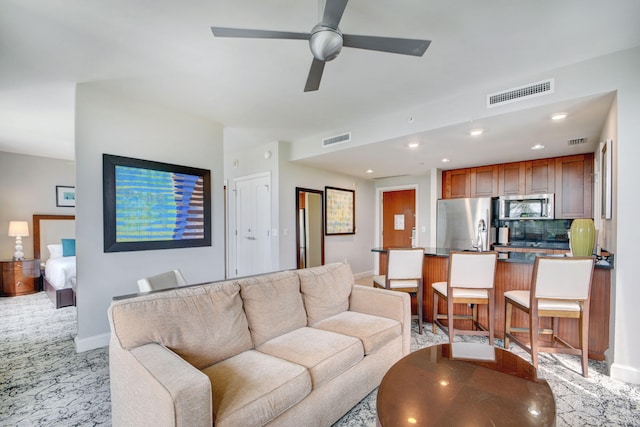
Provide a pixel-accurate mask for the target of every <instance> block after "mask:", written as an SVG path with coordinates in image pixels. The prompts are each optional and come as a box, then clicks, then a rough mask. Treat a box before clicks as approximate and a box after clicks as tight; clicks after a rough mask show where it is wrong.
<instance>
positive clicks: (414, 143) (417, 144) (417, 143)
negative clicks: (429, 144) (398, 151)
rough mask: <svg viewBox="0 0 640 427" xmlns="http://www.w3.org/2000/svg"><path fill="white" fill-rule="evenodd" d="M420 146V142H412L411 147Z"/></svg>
mask: <svg viewBox="0 0 640 427" xmlns="http://www.w3.org/2000/svg"><path fill="white" fill-rule="evenodd" d="M419 146H420V143H419V142H410V143H409V148H418V147H419Z"/></svg>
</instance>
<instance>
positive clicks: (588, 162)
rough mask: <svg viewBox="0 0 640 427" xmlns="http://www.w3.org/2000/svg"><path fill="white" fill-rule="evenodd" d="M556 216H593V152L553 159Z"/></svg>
mask: <svg viewBox="0 0 640 427" xmlns="http://www.w3.org/2000/svg"><path fill="white" fill-rule="evenodd" d="M555 162H556V167H555V169H556V170H555V175H556V188H555V193H556V218H558V219H560V218H592V217H593V153H588V154H579V155H575V156H566V157H558V158H556V159H555Z"/></svg>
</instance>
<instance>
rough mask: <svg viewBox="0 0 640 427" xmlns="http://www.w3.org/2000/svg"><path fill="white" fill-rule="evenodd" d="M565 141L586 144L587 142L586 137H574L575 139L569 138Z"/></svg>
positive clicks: (573, 143)
mask: <svg viewBox="0 0 640 427" xmlns="http://www.w3.org/2000/svg"><path fill="white" fill-rule="evenodd" d="M567 143H568V144H569V145H579V144H586V143H587V138H575V139H570V140H569V141H567Z"/></svg>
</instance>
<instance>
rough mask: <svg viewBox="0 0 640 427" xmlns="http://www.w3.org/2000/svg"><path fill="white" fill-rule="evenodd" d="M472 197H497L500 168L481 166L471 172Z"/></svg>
mask: <svg viewBox="0 0 640 427" xmlns="http://www.w3.org/2000/svg"><path fill="white" fill-rule="evenodd" d="M469 175H470V176H469V182H470V183H471V191H470V193H471V197H496V196H497V195H498V166H497V165H492V166H480V167H477V168H471V170H470V172H469Z"/></svg>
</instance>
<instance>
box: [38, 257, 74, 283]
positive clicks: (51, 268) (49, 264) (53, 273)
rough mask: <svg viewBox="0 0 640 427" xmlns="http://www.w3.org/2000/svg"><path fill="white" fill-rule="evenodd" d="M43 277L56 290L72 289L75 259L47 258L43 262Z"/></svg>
mask: <svg viewBox="0 0 640 427" xmlns="http://www.w3.org/2000/svg"><path fill="white" fill-rule="evenodd" d="M44 277H46V278H47V281H48V282H49V283H50V284H51V286H53V287H54V288H56V289H64V288H71V287H73V286H72V285H73V282H72V279H75V277H76V257H75V256H66V257H60V258H49V259H48V260H47V261H45V266H44Z"/></svg>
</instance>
